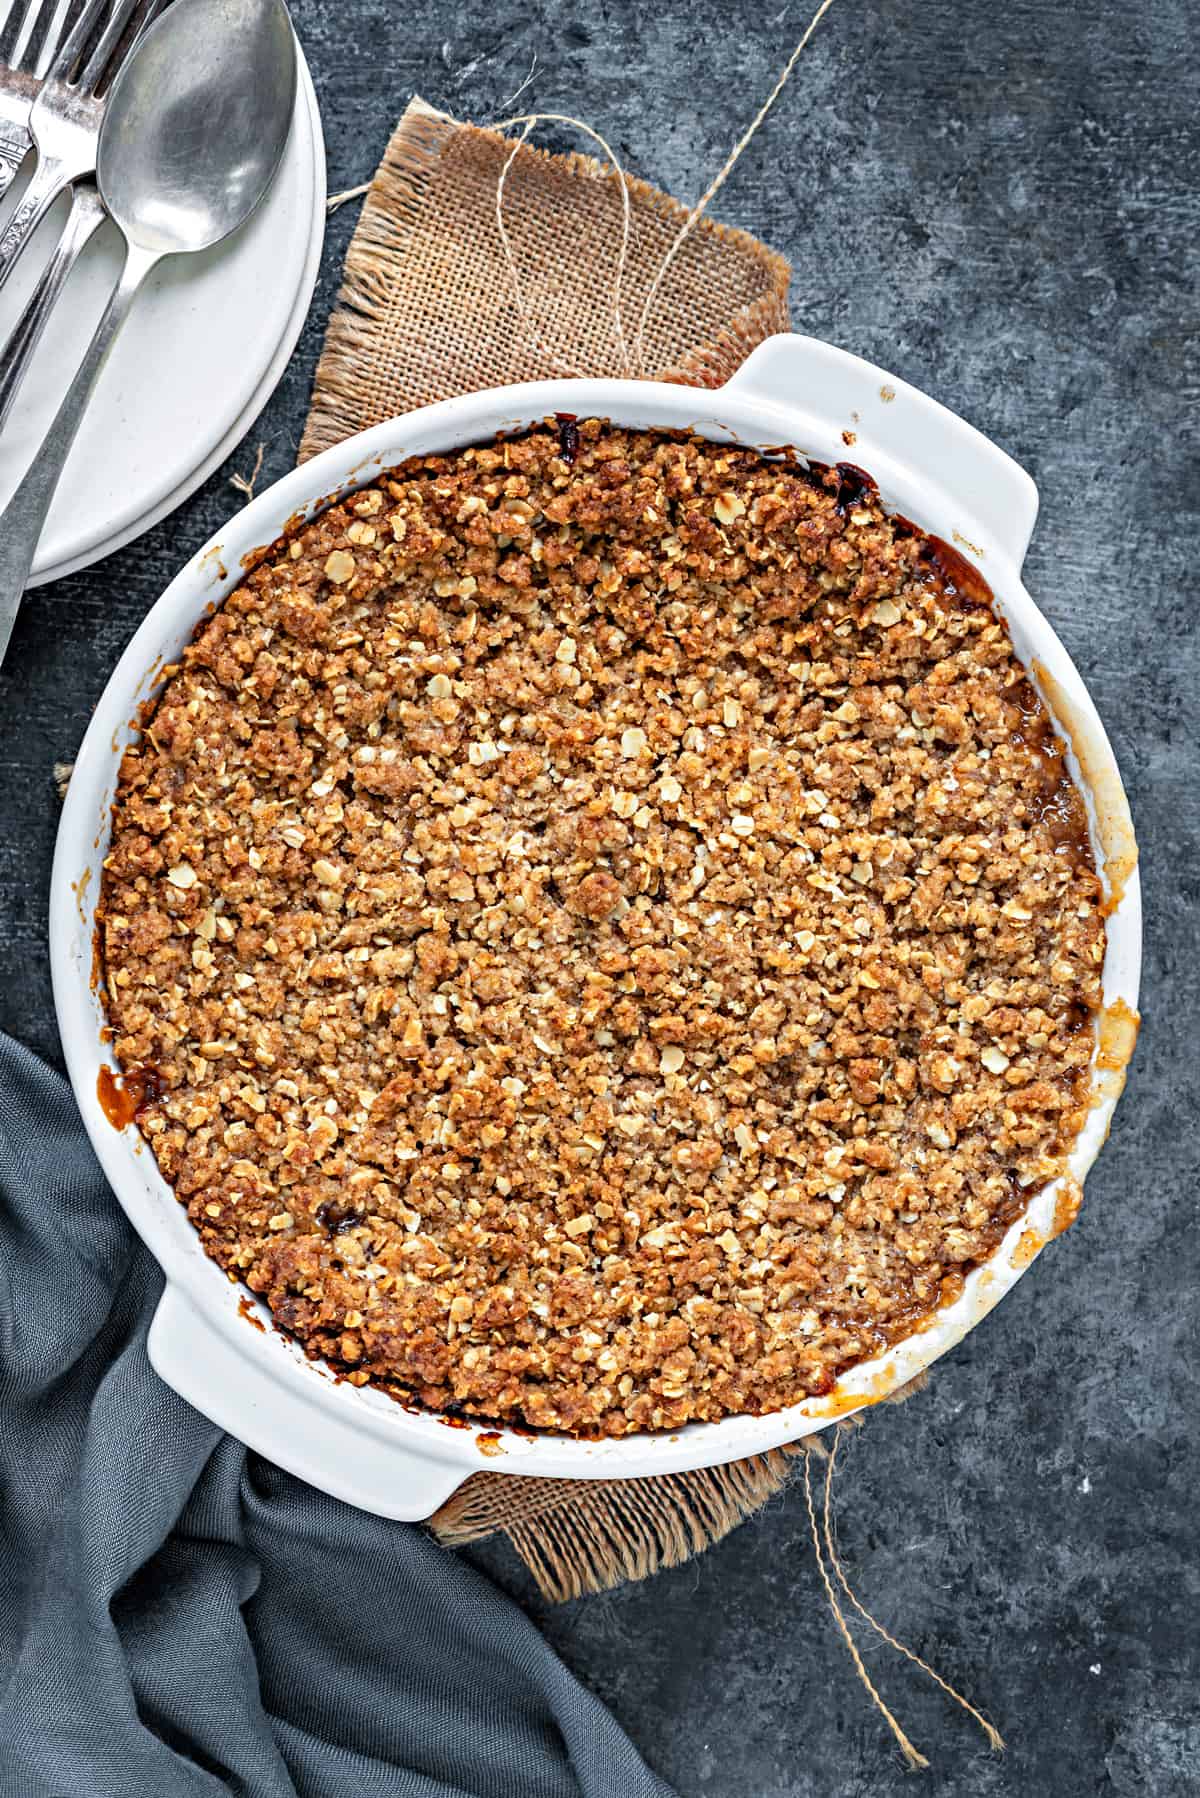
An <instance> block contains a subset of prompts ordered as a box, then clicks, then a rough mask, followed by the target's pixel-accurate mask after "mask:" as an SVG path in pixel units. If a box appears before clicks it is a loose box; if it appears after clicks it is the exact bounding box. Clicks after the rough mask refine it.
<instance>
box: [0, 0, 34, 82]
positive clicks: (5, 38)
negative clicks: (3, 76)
mask: <svg viewBox="0 0 1200 1798" xmlns="http://www.w3.org/2000/svg"><path fill="white" fill-rule="evenodd" d="M38 4H39V0H12V4H11V5H10V6H9V9H8V12H7V14H6V15H5V19H4V23H3V25H0V69H15V68H16V66H17V58H16V49H17V45H18V44H19V43H20V41H21V33H22V32H23V31H24V29H25V21H26V19H27V18H28V17H29V14H30V12H31V11H32V10H34V9H35V8H36V7H37V6H38Z"/></svg>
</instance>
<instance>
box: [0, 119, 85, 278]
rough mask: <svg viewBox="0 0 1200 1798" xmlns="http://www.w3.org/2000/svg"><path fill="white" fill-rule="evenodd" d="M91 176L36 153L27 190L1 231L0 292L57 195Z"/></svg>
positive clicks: (50, 157)
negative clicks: (72, 184)
mask: <svg viewBox="0 0 1200 1798" xmlns="http://www.w3.org/2000/svg"><path fill="white" fill-rule="evenodd" d="M91 172H92V171H91V170H90V169H80V168H72V167H71V166H70V165H69V164H68V163H66V162H63V161H62V160H61V159H60V158H59V157H57V156H53V157H52V156H43V155H41V154H40V153H39V155H38V159H37V164H36V166H35V168H34V171H33V174H32V175H31V176H30V180H29V186H28V187H27V188H26V189H25V192H24V193H23V194H22V195H21V198H20V199H19V200H18V201H17V205H16V209H15V211H14V212H13V215H12V217H11V218H10V219H9V221H8V223H7V225H6V226H5V227H4V234H3V236H0V288H2V287H3V286H4V283H5V282H6V281H7V280H8V277H9V275H10V274H11V273H12V271H13V269H14V267H15V266H16V263H17V259H18V257H19V256H20V254H21V251H22V250H23V249H24V248H25V246H26V244H27V243H28V242H29V240H30V238H31V237H32V236H33V234H34V232H35V231H36V230H37V228H38V226H39V225H40V224H41V222H42V220H43V219H44V218H45V216H46V214H47V213H48V212H49V210H50V208H51V207H52V206H53V204H54V202H55V200H57V198H58V196H59V194H60V193H62V191H63V189H64V188H65V187H68V186H69V185H70V183H71V182H72V181H78V180H79V179H80V177H81V176H83V175H87V174H90V173H91Z"/></svg>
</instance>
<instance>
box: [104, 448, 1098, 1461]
mask: <svg viewBox="0 0 1200 1798" xmlns="http://www.w3.org/2000/svg"><path fill="white" fill-rule="evenodd" d="M1099 898H1100V891H1099V883H1098V880H1097V877H1096V873H1095V869H1094V866H1093V863H1092V859H1091V855H1090V851H1089V849H1088V847H1087V841H1086V829H1085V823H1084V817H1083V812H1082V806H1081V801H1080V799H1079V796H1078V794H1077V793H1076V792H1075V790H1074V788H1073V787H1072V786H1071V784H1070V781H1069V779H1068V777H1067V773H1066V770H1065V767H1064V763H1063V759H1062V754H1061V748H1060V746H1059V744H1058V742H1057V740H1056V738H1055V737H1054V734H1053V732H1052V730H1051V728H1050V725H1049V721H1048V719H1047V716H1046V714H1045V712H1044V710H1043V708H1042V706H1041V703H1040V701H1039V700H1038V698H1037V696H1036V694H1035V693H1034V691H1033V689H1032V687H1031V686H1030V684H1029V682H1028V681H1027V680H1026V678H1025V675H1024V671H1023V669H1022V668H1021V666H1020V664H1019V662H1018V661H1017V659H1016V657H1015V655H1014V652H1013V648H1012V645H1011V642H1010V640H1009V638H1008V635H1007V632H1006V630H1005V628H1004V626H1003V624H1002V622H1001V621H1000V620H999V618H998V617H997V615H996V614H995V612H994V611H993V610H992V608H991V606H990V604H989V603H988V595H987V593H986V590H985V589H983V588H982V583H981V582H979V580H978V577H975V576H973V575H972V572H971V571H970V570H967V569H966V568H965V565H962V564H960V563H959V562H958V561H957V559H956V558H954V557H953V555H952V554H950V553H949V552H946V551H945V549H944V546H939V545H937V544H936V543H935V542H934V541H933V540H930V539H927V538H925V537H923V536H922V535H921V533H920V532H918V531H917V530H916V529H915V528H913V527H911V526H908V525H906V524H905V522H904V521H903V520H896V519H893V518H889V517H888V516H886V515H885V513H884V512H883V509H882V507H881V506H880V504H879V501H878V498H877V495H876V494H875V492H874V490H873V488H871V486H870V485H869V483H867V482H865V481H863V480H861V479H858V478H856V474H855V472H854V471H850V470H847V469H843V470H842V471H841V472H839V471H837V470H820V469H818V470H812V471H808V470H805V469H804V468H802V467H801V466H798V465H796V464H794V463H789V462H787V461H783V460H768V459H764V458H762V457H760V456H758V455H756V454H754V453H752V452H750V451H744V450H738V449H731V448H729V447H728V446H722V445H715V444H711V443H706V442H703V441H700V440H697V439H693V438H690V437H686V436H671V435H667V434H662V433H639V432H630V431H625V430H619V429H615V428H610V427H606V426H604V425H602V424H601V423H600V422H598V421H596V420H584V421H580V422H579V423H578V424H577V425H576V424H574V422H573V421H572V422H571V425H570V429H569V430H567V429H563V428H560V427H559V426H556V425H555V424H554V422H553V421H548V423H547V425H546V426H545V427H544V428H540V429H537V430H535V431H533V432H531V433H530V434H529V435H527V436H525V437H523V438H520V439H517V440H514V441H510V442H505V443H500V444H497V445H493V446H489V447H485V448H478V449H470V450H465V451H462V452H459V453H457V454H454V455H449V456H445V457H422V458H419V459H415V460H413V461H412V462H410V463H407V464H405V465H404V466H402V467H401V468H398V469H396V470H395V471H394V472H393V473H392V474H390V475H389V476H388V477H387V478H385V479H384V480H383V481H381V482H380V484H379V485H377V486H374V487H371V488H368V489H367V490H365V491H363V492H360V493H357V494H355V495H353V496H352V497H351V498H350V499H348V500H347V501H345V502H344V503H342V504H339V505H335V506H333V507H332V508H331V509H330V510H328V511H326V512H325V513H324V514H323V515H322V516H321V517H319V518H318V519H316V520H315V521H314V522H312V523H311V524H308V525H304V526H302V527H301V528H299V529H298V530H296V531H295V532H294V533H293V534H291V535H290V536H289V537H285V538H284V539H282V540H281V541H280V542H279V543H277V544H276V545H275V546H274V547H273V549H272V550H271V551H270V553H269V554H268V555H267V557H266V558H265V560H264V561H263V562H262V563H261V565H260V566H259V567H257V568H256V569H255V570H254V571H253V573H251V574H250V575H249V576H248V577H247V579H246V580H245V582H244V584H243V585H242V586H240V587H239V588H238V590H237V591H236V592H235V593H234V594H233V595H232V596H231V597H230V598H229V599H228V600H227V601H226V603H225V605H224V606H223V607H222V608H221V610H220V611H219V612H217V614H216V615H215V616H214V617H212V618H209V619H206V620H205V621H204V622H203V624H202V625H201V627H200V628H199V630H198V631H197V634H196V637H195V640H194V641H193V642H192V644H191V645H190V646H189V647H188V648H187V650H186V651H185V652H184V655H183V657H182V660H181V663H180V664H179V666H178V668H177V669H175V670H174V671H170V672H169V677H168V679H167V681H166V684H165V687H164V689H163V691H162V694H161V697H160V698H159V699H158V700H157V702H156V703H155V704H154V706H153V707H152V708H151V710H150V711H149V713H148V716H147V718H146V720H145V724H144V729H143V732H142V736H141V740H140V742H139V743H138V744H137V746H136V747H134V748H132V749H131V750H129V751H128V753H127V754H126V756H125V758H124V760H123V762H122V765H121V776H120V788H119V793H118V798H117V803H116V807H115V817H114V834H113V841H112V848H111V852H110V854H109V856H108V859H107V862H106V864H105V873H104V881H103V894H102V905H101V932H102V951H103V958H104V968H105V977H106V982H107V998H108V1010H109V1017H110V1020H111V1024H112V1028H113V1033H114V1046H115V1051H116V1054H117V1057H118V1059H119V1061H120V1063H121V1065H122V1067H123V1069H124V1070H125V1073H126V1076H127V1080H128V1082H129V1085H130V1088H131V1090H137V1091H138V1092H139V1093H140V1097H141V1099H142V1103H141V1107H140V1110H139V1112H138V1122H139V1124H140V1127H141V1128H142V1130H143V1131H144V1132H145V1134H146V1135H147V1137H148V1140H149V1142H150V1143H151V1145H152V1147H153V1150H154V1154H155V1156H156V1158H157V1161H158V1164H159V1166H160V1168H161V1169H162V1171H163V1174H164V1175H165V1177H166V1178H167V1180H168V1181H170V1182H171V1183H172V1185H173V1186H174V1188H175V1190H176V1192H177V1194H178V1195H179V1197H180V1199H181V1200H182V1201H183V1202H184V1203H185V1204H186V1205H187V1207H188V1214H189V1216H190V1218H191V1219H192V1221H193V1223H194V1224H195V1225H196V1227H197V1229H198V1231H199V1232H200V1236H201V1239H202V1241H203V1244H204V1247H205V1249H206V1250H207V1252H208V1253H209V1254H210V1255H212V1256H213V1257H214V1258H215V1259H216V1260H217V1261H218V1262H219V1263H220V1264H221V1266H222V1267H224V1268H225V1269H226V1270H227V1271H228V1272H229V1274H230V1276H231V1277H233V1278H237V1279H241V1280H244V1281H245V1282H246V1283H247V1284H248V1285H249V1286H250V1287H251V1288H252V1289H253V1290H254V1291H255V1292H258V1293H261V1294H263V1295H264V1296H265V1298H266V1299H267V1301H268V1303H269V1304H270V1306H271V1309H272V1312H273V1314H274V1316H275V1318H276V1320H277V1322H278V1323H279V1324H280V1325H281V1326H282V1327H283V1328H284V1329H286V1330H288V1331H290V1332H292V1333H294V1334H295V1335H296V1336H297V1337H298V1338H299V1339H300V1341H301V1342H302V1343H303V1344H304V1346H305V1347H306V1348H307V1350H308V1351H309V1352H310V1353H312V1354H314V1355H322V1356H326V1357H328V1358H329V1360H330V1361H331V1362H332V1363H334V1364H335V1365H336V1366H337V1367H338V1368H339V1369H341V1370H342V1371H344V1372H346V1373H348V1375H349V1378H350V1379H351V1380H353V1381H354V1382H356V1383H358V1384H361V1383H363V1382H365V1381H367V1380H373V1381H375V1382H377V1383H378V1384H380V1385H381V1386H384V1387H385V1388H387V1389H388V1390H391V1391H394V1392H396V1393H398V1394H401V1395H405V1396H407V1395H413V1396H415V1397H416V1398H417V1399H419V1400H420V1401H422V1402H424V1403H426V1404H428V1405H431V1406H435V1407H447V1406H450V1407H455V1408H458V1409H461V1410H464V1411H466V1412H468V1413H470V1414H471V1415H474V1416H478V1417H484V1418H487V1419H492V1420H502V1421H507V1422H517V1423H524V1424H528V1425H533V1426H536V1427H546V1428H551V1429H555V1430H560V1431H569V1432H575V1433H585V1434H610V1435H619V1434H622V1433H624V1432H627V1431H631V1430H644V1429H660V1428H674V1427H676V1426H679V1425H681V1424H684V1423H686V1422H688V1421H690V1420H693V1419H716V1418H720V1417H722V1416H725V1415H728V1414H730V1413H736V1412H748V1411H753V1412H762V1411H769V1410H774V1409H777V1408H778V1407H780V1406H783V1405H785V1404H787V1403H789V1402H795V1401H796V1400H798V1399H801V1398H803V1397H805V1396H808V1395H811V1394H818V1393H822V1392H825V1391H827V1390H828V1389H829V1388H830V1387H831V1385H832V1384H833V1382H834V1381H835V1379H836V1378H837V1376H838V1374H839V1373H840V1372H842V1371H843V1370H845V1369H846V1368H847V1367H849V1366H850V1365H851V1364H853V1363H854V1362H856V1361H859V1360H861V1359H863V1358H864V1357H867V1356H870V1355H872V1354H875V1353H877V1352H878V1351H879V1350H880V1349H881V1348H882V1347H884V1346H885V1345H886V1344H888V1343H889V1342H892V1341H894V1340H895V1339H897V1338H898V1337H900V1336H903V1335H905V1334H906V1333H908V1332H910V1331H911V1330H912V1329H914V1328H915V1327H918V1326H919V1325H920V1323H921V1322H922V1320H924V1319H925V1318H927V1317H928V1316H929V1314H930V1313H931V1312H932V1311H933V1310H934V1309H935V1308H936V1307H937V1306H938V1305H939V1304H940V1303H942V1302H943V1301H944V1300H945V1299H946V1298H948V1297H951V1296H953V1295H954V1294H955V1293H956V1292H957V1291H958V1290H959V1289H960V1287H961V1282H962V1278H963V1276H964V1275H965V1273H966V1272H967V1271H969V1269H970V1268H971V1267H972V1266H973V1265H975V1264H977V1263H978V1262H980V1261H981V1260H983V1259H985V1258H986V1257H987V1256H988V1255H989V1254H990V1253H991V1251H992V1250H993V1249H994V1247H995V1246H996V1244H997V1242H998V1241H999V1240H1000V1237H1001V1236H1002V1235H1003V1233H1004V1231H1005V1229H1006V1228H1007V1226H1008V1225H1009V1223H1010V1222H1011V1221H1012V1220H1013V1218H1014V1217H1015V1216H1017V1215H1018V1214H1019V1212H1020V1211H1021V1209H1022V1208H1023V1205H1024V1202H1025V1192H1026V1189H1030V1188H1034V1187H1037V1186H1040V1185H1041V1184H1042V1183H1044V1182H1045V1181H1046V1180H1048V1179H1049V1178H1051V1177H1052V1176H1053V1175H1054V1174H1056V1173H1057V1172H1059V1171H1060V1170H1061V1169H1062V1167H1063V1164H1064V1160H1065V1157H1066V1155H1067V1153H1068V1151H1069V1149H1070V1147H1071V1144H1072V1142H1073V1140H1074V1138H1075V1136H1076V1135H1077V1133H1078V1131H1079V1129H1080V1128H1081V1125H1082V1123H1083V1121H1084V1118H1085V1116H1086V1113H1087V1100H1088V1066H1089V1062H1090V1058H1091V1054H1092V1048H1093V1039H1094V1030H1093V1024H1094V1018H1095V1013H1096V1011H1097V1009H1098V1006H1099V1002H1100V985H1099V976H1100V967H1101V962H1102V958H1103V952H1104V927H1103V922H1102V918H1101V912H1100V905H1099ZM139 1082H140V1083H141V1085H140V1086H139V1085H138V1083H139Z"/></svg>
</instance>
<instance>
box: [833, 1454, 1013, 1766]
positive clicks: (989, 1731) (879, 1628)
mask: <svg viewBox="0 0 1200 1798" xmlns="http://www.w3.org/2000/svg"><path fill="white" fill-rule="evenodd" d="M841 1435H842V1430H841V1425H840V1424H839V1425H838V1427H837V1429H835V1430H834V1432H833V1439H832V1441H831V1443H830V1445H829V1457H828V1460H827V1462H826V1466H825V1502H824V1507H823V1515H822V1522H823V1525H824V1535H825V1549H826V1552H827V1554H828V1556H829V1560H830V1562H831V1564H832V1566H833V1570H834V1572H835V1573H836V1575H837V1577H838V1582H839V1584H840V1585H841V1588H842V1591H843V1592H844V1593H845V1594H846V1597H847V1598H848V1599H849V1600H850V1603H851V1604H852V1605H853V1606H854V1609H855V1610H856V1611H857V1612H858V1614H859V1616H860V1617H861V1618H862V1619H863V1621H864V1622H865V1623H869V1624H870V1626H871V1628H872V1629H873V1630H874V1631H875V1634H876V1635H877V1636H881V1637H882V1638H883V1640H884V1641H885V1642H886V1643H887V1644H888V1646H889V1648H894V1649H896V1650H897V1651H898V1652H899V1653H900V1654H902V1655H904V1656H905V1658H906V1659H907V1660H910V1661H911V1662H912V1663H913V1665H914V1667H919V1668H920V1669H921V1671H922V1673H927V1674H928V1675H929V1677H930V1679H931V1680H932V1681H933V1682H934V1684H935V1685H937V1686H940V1687H941V1689H942V1691H943V1692H945V1694H946V1696H947V1697H948V1698H953V1700H954V1702H955V1704H960V1705H961V1706H962V1708H963V1710H964V1711H966V1712H967V1714H968V1716H971V1717H974V1719H975V1721H976V1723H978V1725H979V1727H980V1729H981V1730H982V1731H983V1733H984V1735H985V1736H986V1737H987V1739H988V1745H989V1746H990V1747H991V1748H992V1749H994V1750H995V1752H996V1753H997V1754H1000V1753H1003V1750H1004V1737H1003V1736H1002V1735H1001V1734H1000V1731H999V1730H998V1729H997V1728H996V1726H995V1724H994V1723H990V1722H989V1721H988V1719H987V1718H986V1717H985V1716H984V1715H983V1713H982V1711H977V1710H976V1709H975V1706H974V1705H973V1704H971V1703H970V1701H969V1700H968V1699H966V1698H964V1697H963V1695H962V1693H961V1692H957V1691H955V1689H954V1687H953V1686H952V1685H951V1684H950V1683H949V1681H948V1680H944V1679H943V1678H942V1676H941V1674H940V1673H938V1672H937V1671H936V1669H934V1668H933V1667H931V1666H930V1665H929V1662H928V1661H925V1660H922V1659H921V1656H920V1655H919V1654H917V1653H915V1652H914V1650H913V1649H911V1648H909V1647H907V1645H906V1644H905V1643H903V1642H901V1641H899V1640H898V1639H897V1638H896V1637H895V1636H893V1635H892V1634H891V1633H890V1631H888V1630H886V1629H884V1627H883V1625H882V1623H880V1622H879V1620H878V1618H876V1617H873V1616H872V1615H871V1613H870V1611H868V1609H867V1607H866V1606H865V1605H864V1604H863V1603H862V1602H861V1600H860V1599H859V1598H858V1597H857V1596H856V1594H855V1593H854V1592H853V1590H852V1589H851V1586H850V1582H849V1580H848V1579H847V1578H846V1575H845V1573H844V1572H843V1571H842V1563H841V1561H840V1560H839V1559H838V1553H837V1548H836V1547H835V1545H834V1532H833V1475H834V1468H835V1466H836V1462H837V1452H838V1446H839V1443H840V1442H841ZM806 1477H807V1459H806Z"/></svg>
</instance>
